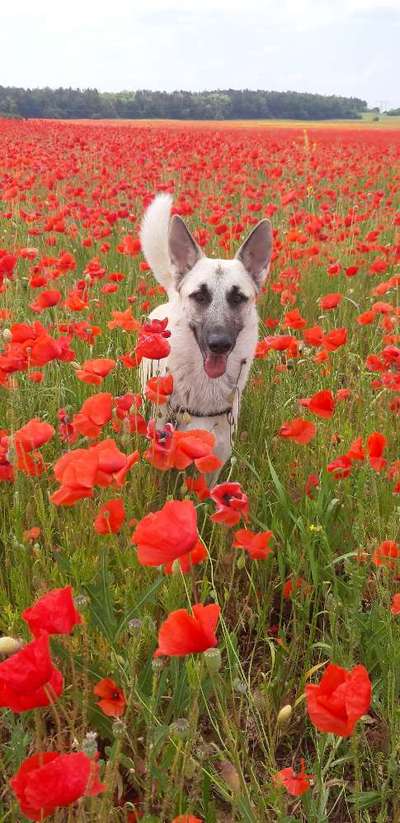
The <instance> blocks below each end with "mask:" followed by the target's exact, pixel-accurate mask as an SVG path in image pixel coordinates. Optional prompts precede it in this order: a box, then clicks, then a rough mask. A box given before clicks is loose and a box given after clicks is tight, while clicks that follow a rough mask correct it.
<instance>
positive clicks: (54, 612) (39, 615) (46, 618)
mask: <svg viewBox="0 0 400 823" xmlns="http://www.w3.org/2000/svg"><path fill="white" fill-rule="evenodd" d="M72 594H73V592H72V588H71V586H65V588H64V589H52V590H51V591H49V592H47V594H44V595H43V597H41V598H40V599H39V600H37V601H36V603H34V605H33V606H31V607H30V608H29V609H25V611H24V612H22V617H23V619H24V620H25V622H26V623H27V624H28V626H29V628H30V630H31V632H32V634H33V635H34V636H35V637H38V636H39V635H40V632H41V631H46V632H47V633H48V634H71V632H72V629H73V628H74V626H78V625H79V623H82V622H83V621H82V617H81V615H80V614H79V612H78V611H77V609H76V608H75V605H74V601H73V597H72Z"/></svg>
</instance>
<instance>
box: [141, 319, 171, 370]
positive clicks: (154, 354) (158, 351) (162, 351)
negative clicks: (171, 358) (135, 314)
mask: <svg viewBox="0 0 400 823" xmlns="http://www.w3.org/2000/svg"><path fill="white" fill-rule="evenodd" d="M167 325H168V319H167V318H166V319H165V320H152V321H151V322H148V323H145V325H144V326H143V328H142V330H141V332H140V335H139V338H138V341H137V343H136V346H135V354H136V359H137V362H138V363H140V361H141V359H142V358H143V357H148V358H149V359H150V360H162V359H163V358H164V357H168V355H169V353H170V351H171V346H170V344H169V343H168V337H170V336H171V332H170V331H168V330H167Z"/></svg>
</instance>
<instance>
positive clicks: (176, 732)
mask: <svg viewBox="0 0 400 823" xmlns="http://www.w3.org/2000/svg"><path fill="white" fill-rule="evenodd" d="M189 731H190V724H189V721H188V720H186V717H178V719H177V720H174V722H173V723H170V725H169V733H170V735H171V737H177V738H179V739H182V740H184V739H185V738H186V737H188V735H189Z"/></svg>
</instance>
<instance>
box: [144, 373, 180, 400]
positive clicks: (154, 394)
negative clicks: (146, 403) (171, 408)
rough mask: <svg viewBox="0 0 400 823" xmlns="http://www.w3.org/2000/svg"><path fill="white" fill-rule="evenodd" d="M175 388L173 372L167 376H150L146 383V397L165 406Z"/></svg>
mask: <svg viewBox="0 0 400 823" xmlns="http://www.w3.org/2000/svg"><path fill="white" fill-rule="evenodd" d="M173 390H174V380H173V377H172V374H167V375H165V377H150V379H149V380H148V381H147V385H146V397H147V400H150V402H151V403H156V404H157V405H158V406H163V405H165V403H168V399H169V396H170V395H171V394H172V392H173Z"/></svg>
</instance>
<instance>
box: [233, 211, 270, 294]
mask: <svg viewBox="0 0 400 823" xmlns="http://www.w3.org/2000/svg"><path fill="white" fill-rule="evenodd" d="M271 254H272V226H271V223H270V221H269V220H260V222H259V223H257V225H256V226H255V227H254V229H253V231H251V232H250V234H249V236H248V237H247V238H246V240H245V241H244V243H242V245H241V246H240V249H239V251H238V252H236V255H235V257H236V258H237V259H238V260H240V262H241V263H243V265H244V267H245V269H246V271H247V272H248V273H249V274H250V275H251V277H252V278H253V280H254V282H255V284H256V287H257V289H259V288H260V286H261V284H262V282H263V280H264V278H265V277H266V275H267V273H268V269H269V264H270V261H271Z"/></svg>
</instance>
